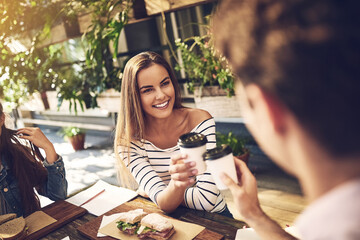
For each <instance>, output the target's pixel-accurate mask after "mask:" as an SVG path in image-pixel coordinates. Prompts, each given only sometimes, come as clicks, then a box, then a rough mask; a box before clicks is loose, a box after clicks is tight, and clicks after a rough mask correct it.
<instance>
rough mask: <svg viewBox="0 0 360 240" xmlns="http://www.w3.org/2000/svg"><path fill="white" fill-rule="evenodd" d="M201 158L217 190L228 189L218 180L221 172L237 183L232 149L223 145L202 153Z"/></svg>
mask: <svg viewBox="0 0 360 240" xmlns="http://www.w3.org/2000/svg"><path fill="white" fill-rule="evenodd" d="M203 157H204V160H205V162H206V165H207V169H208V171H209V172H210V173H211V175H212V176H213V178H214V181H215V184H216V186H217V187H218V189H219V190H225V189H227V188H228V187H227V186H226V185H225V184H224V183H223V182H222V180H221V179H220V174H221V173H222V172H224V173H226V174H227V175H228V176H229V177H231V178H232V180H234V182H236V183H237V182H238V179H237V175H236V169H235V162H234V158H233V154H232V149H231V148H230V147H229V146H228V145H226V144H223V145H221V146H220V147H216V148H213V149H210V150H208V151H206V152H205V153H204V155H203Z"/></svg>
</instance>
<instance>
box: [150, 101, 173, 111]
mask: <svg viewBox="0 0 360 240" xmlns="http://www.w3.org/2000/svg"><path fill="white" fill-rule="evenodd" d="M167 106H169V100H168V101H166V102H163V103H160V104H156V105H153V107H154V108H158V109H159V108H160V109H164V108H166V107H167Z"/></svg>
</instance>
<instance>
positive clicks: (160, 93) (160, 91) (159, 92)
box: [156, 89, 166, 99]
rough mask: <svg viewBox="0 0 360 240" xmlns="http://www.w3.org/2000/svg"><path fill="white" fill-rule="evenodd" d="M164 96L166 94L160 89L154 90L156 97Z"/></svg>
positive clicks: (161, 97)
mask: <svg viewBox="0 0 360 240" xmlns="http://www.w3.org/2000/svg"><path fill="white" fill-rule="evenodd" d="M165 96H166V94H165V93H164V92H163V91H162V90H161V89H158V90H156V99H163V98H164V97H165Z"/></svg>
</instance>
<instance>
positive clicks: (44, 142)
mask: <svg viewBox="0 0 360 240" xmlns="http://www.w3.org/2000/svg"><path fill="white" fill-rule="evenodd" d="M17 134H18V137H19V138H22V139H26V140H29V141H30V142H32V143H33V144H34V145H35V146H37V147H38V148H42V149H44V151H45V154H46V158H47V161H48V163H50V164H51V163H53V162H55V161H56V160H57V158H58V156H57V153H56V152H55V148H54V145H53V144H52V143H51V142H50V140H49V139H48V138H47V137H46V136H45V134H44V133H43V132H42V131H41V130H40V128H37V127H25V128H20V129H18V130H17Z"/></svg>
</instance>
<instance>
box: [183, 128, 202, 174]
mask: <svg viewBox="0 0 360 240" xmlns="http://www.w3.org/2000/svg"><path fill="white" fill-rule="evenodd" d="M206 143H207V139H206V136H205V135H203V134H200V133H194V132H190V133H185V134H183V135H181V136H180V138H179V140H178V146H179V148H180V152H181V153H182V154H187V156H188V157H187V160H186V162H190V161H194V162H196V166H195V167H194V169H197V170H198V174H202V173H204V172H205V171H206V164H205V162H204V160H203V154H204V153H205V152H206Z"/></svg>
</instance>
